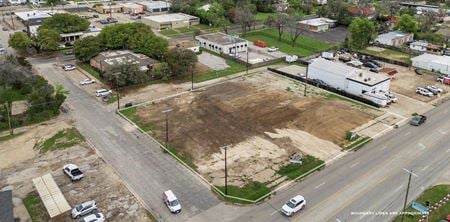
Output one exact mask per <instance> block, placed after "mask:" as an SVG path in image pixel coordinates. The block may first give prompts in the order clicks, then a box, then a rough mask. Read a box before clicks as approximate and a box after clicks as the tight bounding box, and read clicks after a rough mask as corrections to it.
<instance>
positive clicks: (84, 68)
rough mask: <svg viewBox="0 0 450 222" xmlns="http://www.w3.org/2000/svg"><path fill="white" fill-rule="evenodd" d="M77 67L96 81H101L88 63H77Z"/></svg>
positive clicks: (98, 74)
mask: <svg viewBox="0 0 450 222" xmlns="http://www.w3.org/2000/svg"><path fill="white" fill-rule="evenodd" d="M77 65H78V67H80V68H82V69H83V70H84V71H86V72H88V73H89V74H91V75H92V76H94V77H95V78H96V79H97V80H98V81H102V78H101V77H100V73H99V72H98V71H97V70H96V69H95V68H94V67H92V66H91V65H89V64H88V63H78V64H77Z"/></svg>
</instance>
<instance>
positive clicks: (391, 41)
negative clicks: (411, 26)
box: [375, 31, 414, 47]
mask: <svg viewBox="0 0 450 222" xmlns="http://www.w3.org/2000/svg"><path fill="white" fill-rule="evenodd" d="M413 39H414V34H412V33H404V32H401V31H395V32H388V33H385V34H381V35H378V37H377V38H376V39H375V42H376V43H378V44H383V45H389V46H395V47H400V46H402V45H403V44H405V43H406V42H409V41H412V40H413Z"/></svg>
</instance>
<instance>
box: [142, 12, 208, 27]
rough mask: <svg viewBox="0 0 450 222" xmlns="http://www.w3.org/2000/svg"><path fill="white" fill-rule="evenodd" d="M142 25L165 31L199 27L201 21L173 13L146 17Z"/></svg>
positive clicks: (186, 15) (193, 17)
mask: <svg viewBox="0 0 450 222" xmlns="http://www.w3.org/2000/svg"><path fill="white" fill-rule="evenodd" d="M142 23H144V24H146V25H148V26H150V27H151V28H152V29H157V30H163V29H174V28H182V27H190V26H191V25H198V24H199V23H200V19H199V18H198V17H195V16H192V15H188V14H184V13H172V14H163V15H152V16H146V17H144V18H142Z"/></svg>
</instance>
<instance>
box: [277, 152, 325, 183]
mask: <svg viewBox="0 0 450 222" xmlns="http://www.w3.org/2000/svg"><path fill="white" fill-rule="evenodd" d="M323 163H324V162H323V160H320V159H317V158H315V157H313V156H310V155H306V157H304V158H303V163H302V164H299V163H289V164H288V165H286V166H284V167H281V168H280V169H279V170H278V171H277V173H278V174H280V175H283V176H286V177H288V178H289V179H296V178H297V177H299V176H300V175H303V174H305V173H307V172H308V171H310V170H312V169H314V168H316V167H318V166H320V165H322V164H323ZM305 176H306V175H305Z"/></svg>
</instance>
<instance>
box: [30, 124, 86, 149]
mask: <svg viewBox="0 0 450 222" xmlns="http://www.w3.org/2000/svg"><path fill="white" fill-rule="evenodd" d="M84 141H85V139H84V137H83V135H81V133H80V132H78V130H76V129H75V128H70V129H64V130H60V131H59V132H57V133H56V134H55V135H53V136H52V137H50V138H48V139H46V140H44V141H41V142H38V143H37V144H36V145H35V146H34V148H35V149H37V150H39V152H41V153H45V152H48V151H53V150H58V149H65V148H69V147H71V146H73V145H75V144H79V143H82V142H84Z"/></svg>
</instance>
